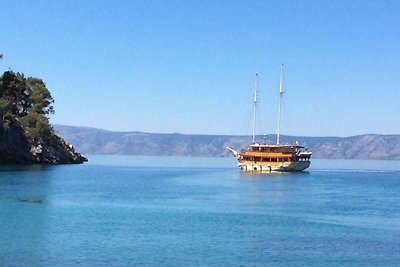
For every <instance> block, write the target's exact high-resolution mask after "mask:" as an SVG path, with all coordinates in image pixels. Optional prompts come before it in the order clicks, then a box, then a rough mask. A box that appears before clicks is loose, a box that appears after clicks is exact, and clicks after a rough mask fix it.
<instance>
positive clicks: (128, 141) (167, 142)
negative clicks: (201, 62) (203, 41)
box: [54, 125, 400, 159]
mask: <svg viewBox="0 0 400 267" xmlns="http://www.w3.org/2000/svg"><path fill="white" fill-rule="evenodd" d="M54 128H55V130H56V132H57V133H59V134H60V135H61V136H63V137H64V138H65V139H66V140H68V141H69V142H70V143H72V144H74V145H75V147H76V149H77V150H78V151H80V152H81V153H83V154H126V155H177V156H226V155H228V154H229V153H228V152H227V151H226V149H225V146H230V147H233V148H236V149H240V148H241V147H245V146H246V145H247V144H249V142H250V141H251V138H250V137H249V136H230V135H189V134H157V133H142V132H113V131H106V130H101V129H95V128H86V127H74V126H62V125H54ZM259 140H262V137H260V138H259ZM266 140H267V142H273V140H275V135H267V137H266ZM296 140H298V141H299V142H300V143H301V144H302V145H304V146H306V147H308V148H309V149H310V150H311V151H313V153H314V155H313V156H314V157H315V158H337V159H340V158H344V159H400V135H374V134H369V135H359V136H352V137H344V138H342V137H299V136H283V137H282V142H284V143H289V144H292V143H294V142H295V141H296Z"/></svg>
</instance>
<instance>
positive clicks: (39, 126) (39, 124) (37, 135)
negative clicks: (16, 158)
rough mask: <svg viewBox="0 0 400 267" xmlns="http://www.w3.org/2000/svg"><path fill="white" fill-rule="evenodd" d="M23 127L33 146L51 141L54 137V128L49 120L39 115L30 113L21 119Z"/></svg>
mask: <svg viewBox="0 0 400 267" xmlns="http://www.w3.org/2000/svg"><path fill="white" fill-rule="evenodd" d="M20 122H21V125H22V126H23V128H24V129H25V130H26V134H27V137H28V140H29V141H30V142H31V143H32V144H37V143H39V142H40V141H46V140H49V139H50V138H51V137H52V135H53V128H52V127H51V125H50V123H49V119H48V118H47V117H46V116H43V115H42V114H39V113H33V112H32V113H29V114H28V115H26V116H24V117H22V118H21V119H20Z"/></svg>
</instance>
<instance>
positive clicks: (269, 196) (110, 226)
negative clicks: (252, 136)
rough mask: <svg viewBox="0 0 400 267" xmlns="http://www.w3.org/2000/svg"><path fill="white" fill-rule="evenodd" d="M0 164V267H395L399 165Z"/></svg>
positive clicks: (96, 159)
mask: <svg viewBox="0 0 400 267" xmlns="http://www.w3.org/2000/svg"><path fill="white" fill-rule="evenodd" d="M90 160H91V161H90V162H89V163H88V164H84V165H71V166H65V165H64V166H1V167H0V266H49V265H50V266H66V265H67V266H106V265H107V266H109V265H113V266H132V265H140V266H177V265H178V266H265V265H267V266H269V265H272V266H299V265H307V266H310V265H313V266H321V265H329V266H332V265H353V266H354V265H359V266H361V265H373V266H376V265H384V266H387V265H389V266H390V265H393V266H395V265H398V264H399V263H400V162H398V161H338V160H313V162H312V167H311V168H310V169H309V172H303V173H291V174H264V175H254V174H245V173H241V172H240V171H239V170H237V169H236V168H235V167H234V166H235V164H236V163H235V161H234V160H233V159H232V158H174V157H129V156H92V157H90Z"/></svg>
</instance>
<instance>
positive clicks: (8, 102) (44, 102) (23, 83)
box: [0, 71, 54, 144]
mask: <svg viewBox="0 0 400 267" xmlns="http://www.w3.org/2000/svg"><path fill="white" fill-rule="evenodd" d="M53 103H54V99H53V97H52V96H51V93H50V91H49V90H48V89H47V87H46V84H45V83H44V82H43V80H41V79H39V78H34V77H28V78H26V77H25V76H24V75H23V74H22V73H15V72H13V71H6V72H4V74H3V75H2V76H1V77H0V116H3V118H4V123H5V124H11V123H13V122H14V121H20V122H21V125H22V126H23V128H24V129H25V131H26V133H27V137H28V139H29V140H30V141H31V142H32V144H36V143H38V142H40V140H45V139H48V138H50V137H51V136H52V134H53V129H52V127H51V126H50V124H49V119H48V118H47V115H49V114H53V113H54V107H53V105H52V104H53Z"/></svg>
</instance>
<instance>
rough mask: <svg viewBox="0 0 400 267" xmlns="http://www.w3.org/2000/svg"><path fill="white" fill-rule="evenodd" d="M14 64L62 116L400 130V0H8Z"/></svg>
mask: <svg viewBox="0 0 400 267" xmlns="http://www.w3.org/2000/svg"><path fill="white" fill-rule="evenodd" d="M0 10H1V17H0V18H1V20H0V21H1V41H0V52H1V53H3V54H4V59H3V60H2V61H0V68H1V69H4V70H6V69H8V68H11V69H13V70H14V71H20V72H23V73H25V75H27V76H37V77H40V78H42V79H43V80H44V81H45V82H46V83H47V85H48V87H49V89H50V90H51V92H52V94H53V97H54V98H55V100H56V102H55V109H56V114H55V115H53V116H52V117H51V122H52V123H56V124H65V125H77V126H91V127H98V128H105V129H110V130H134V131H146V132H164V133H170V132H180V133H200V134H250V133H251V123H250V122H251V101H252V90H253V85H254V75H255V73H258V74H259V76H260V82H259V85H260V86H259V90H260V99H261V101H260V112H259V116H258V123H259V125H260V128H259V130H258V133H259V134H264V133H272V132H275V131H276V124H277V104H278V99H277V97H278V90H279V68H280V64H281V63H284V64H285V90H286V96H285V105H284V116H283V120H282V122H283V126H282V132H283V133H284V134H292V135H310V136H324V135H334V136H349V135H356V134H364V133H384V134H393V133H400V123H399V120H400V119H399V118H400V86H399V85H400V13H399V10H400V1H396V0H395V1H371V0H368V1H361V0H360V1H349V0H343V1H332V0H328V1H315V0H312V1H188V0H187V1H162V0H161V1H148V0H146V1H72V0H69V1H59V0H57V1H40V0H39V1H38V0H36V1H1V2H0Z"/></svg>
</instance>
